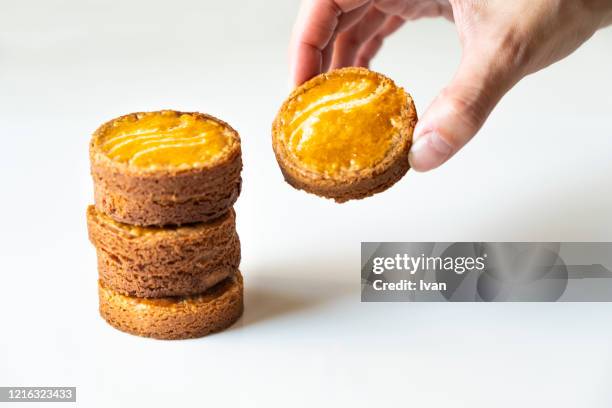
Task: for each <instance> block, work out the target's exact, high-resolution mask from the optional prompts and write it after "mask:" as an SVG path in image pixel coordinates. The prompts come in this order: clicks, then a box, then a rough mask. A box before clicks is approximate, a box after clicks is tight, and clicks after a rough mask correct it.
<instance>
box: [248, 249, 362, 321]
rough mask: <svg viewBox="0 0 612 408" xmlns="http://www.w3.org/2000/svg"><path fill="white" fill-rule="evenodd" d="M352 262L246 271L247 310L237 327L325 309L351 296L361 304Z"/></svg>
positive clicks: (287, 263) (282, 263) (278, 263)
mask: <svg viewBox="0 0 612 408" xmlns="http://www.w3.org/2000/svg"><path fill="white" fill-rule="evenodd" d="M351 264H353V262H349V259H347V258H346V257H345V258H344V259H325V258H323V259H318V258H315V257H314V256H313V257H311V258H310V259H304V260H299V261H296V260H295V259H279V260H275V262H274V263H271V264H270V265H269V266H267V267H266V268H265V269H263V268H261V267H260V268H255V270H248V271H247V270H245V273H244V276H245V311H244V315H243V316H242V318H241V319H240V321H239V322H238V324H237V327H241V326H250V325H253V324H258V323H262V322H265V321H268V320H272V319H281V318H285V317H287V316H291V315H296V314H300V313H304V312H306V311H311V310H312V309H317V308H321V309H323V308H324V307H325V305H326V304H329V303H331V302H335V301H339V300H341V299H343V298H345V297H347V296H351V297H352V298H354V299H355V301H356V302H359V301H360V295H359V293H360V274H359V270H355V271H354V273H352V272H351V266H352V265H351Z"/></svg>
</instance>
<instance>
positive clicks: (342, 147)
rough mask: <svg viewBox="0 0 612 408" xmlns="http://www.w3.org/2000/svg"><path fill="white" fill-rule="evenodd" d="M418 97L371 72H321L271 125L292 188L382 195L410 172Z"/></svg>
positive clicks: (340, 198) (338, 196)
mask: <svg viewBox="0 0 612 408" xmlns="http://www.w3.org/2000/svg"><path fill="white" fill-rule="evenodd" d="M416 121H417V114H416V109H415V106H414V103H413V101H412V98H411V97H410V95H409V94H407V93H406V92H405V91H404V90H403V89H402V88H400V87H398V86H396V85H395V84H394V83H393V81H392V80H390V79H389V78H387V77H385V76H383V75H381V74H378V73H375V72H372V71H370V70H368V69H365V68H342V69H338V70H334V71H330V72H328V73H324V74H321V75H319V76H317V77H315V78H313V79H311V80H309V81H307V82H306V83H304V84H302V85H301V86H299V87H298V88H296V89H295V90H294V91H293V92H292V93H291V95H290V96H289V98H288V99H287V100H286V101H285V103H284V104H283V105H282V107H281V109H280V111H279V112H278V114H277V116H276V119H275V120H274V123H273V126H272V146H273V148H274V153H275V154H276V159H277V161H278V163H279V166H280V168H281V170H282V172H283V175H284V177H285V180H287V182H288V183H289V184H291V185H292V186H293V187H295V188H298V189H302V190H305V191H307V192H310V193H314V194H317V195H319V196H323V197H328V198H333V199H334V200H336V201H337V202H344V201H348V200H351V199H360V198H365V197H368V196H371V195H373V194H376V193H378V192H381V191H384V190H386V189H387V188H389V187H391V186H392V185H393V184H395V183H396V182H397V181H398V180H399V179H400V178H402V177H403V176H404V174H406V172H407V171H408V169H409V167H410V166H409V164H408V151H409V150H410V146H411V142H412V133H413V131H414V126H415V125H416Z"/></svg>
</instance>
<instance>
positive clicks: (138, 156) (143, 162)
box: [92, 110, 239, 170]
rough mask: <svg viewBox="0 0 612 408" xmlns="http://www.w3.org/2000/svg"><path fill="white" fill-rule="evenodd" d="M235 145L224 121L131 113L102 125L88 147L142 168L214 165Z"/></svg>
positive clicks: (197, 115)
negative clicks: (90, 146)
mask: <svg viewBox="0 0 612 408" xmlns="http://www.w3.org/2000/svg"><path fill="white" fill-rule="evenodd" d="M238 145H239V139H238V135H237V133H236V132H235V131H234V130H233V129H232V128H231V127H230V126H229V125H227V124H226V123H224V122H222V121H220V120H218V119H216V118H213V117H212V116H208V115H204V114H200V113H183V112H176V111H171V110H165V111H159V112H146V113H134V114H131V115H126V116H122V117H120V118H117V119H114V120H112V121H110V122H108V123H106V124H104V125H102V126H101V127H100V128H99V129H98V130H97V131H96V133H95V134H94V137H93V140H92V149H93V150H94V151H96V152H99V153H101V154H102V155H104V156H105V157H107V158H108V159H110V160H111V161H113V162H116V163H123V164H126V165H128V166H130V167H135V168H138V169H144V170H156V169H189V168H200V167H206V166H209V165H214V163H215V162H216V161H218V160H219V159H221V158H222V157H224V156H226V155H227V154H228V153H229V152H230V151H231V150H232V149H234V148H236V147H237V146H238Z"/></svg>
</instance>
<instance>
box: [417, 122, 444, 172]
mask: <svg viewBox="0 0 612 408" xmlns="http://www.w3.org/2000/svg"><path fill="white" fill-rule="evenodd" d="M452 151H453V149H452V147H451V146H450V145H449V144H448V143H447V142H446V140H444V139H443V138H442V137H441V136H440V135H439V134H438V133H437V132H435V131H433V132H429V133H425V134H424V135H421V136H420V137H418V138H416V140H415V141H414V144H413V145H412V147H411V148H410V153H409V154H408V161H409V162H410V167H412V168H413V169H414V170H416V171H427V170H431V169H435V168H436V167H438V166H439V165H441V164H442V163H444V162H445V161H446V159H448V158H449V157H450V155H451V153H452Z"/></svg>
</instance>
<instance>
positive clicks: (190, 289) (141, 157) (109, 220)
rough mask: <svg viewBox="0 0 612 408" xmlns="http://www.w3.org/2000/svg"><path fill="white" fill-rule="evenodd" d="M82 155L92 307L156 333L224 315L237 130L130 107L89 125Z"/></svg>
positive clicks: (187, 333) (233, 263)
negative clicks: (93, 259) (87, 168)
mask: <svg viewBox="0 0 612 408" xmlns="http://www.w3.org/2000/svg"><path fill="white" fill-rule="evenodd" d="M90 159H91V172H92V177H93V180H94V195H95V206H90V207H89V208H88V209H87V225H88V230H89V238H90V240H91V242H92V243H93V244H94V246H95V247H96V251H97V256H98V272H99V281H98V288H99V297H100V314H101V315H102V317H103V318H104V319H105V320H106V321H107V322H108V323H109V324H110V325H112V326H114V327H115V328H117V329H119V330H123V331H125V332H128V333H132V334H136V335H140V336H147V337H154V338H160V339H180V338H191V337H200V336H204V335H206V334H209V333H212V332H216V331H219V330H223V329H225V328H226V327H228V326H230V325H231V324H232V323H234V322H235V321H236V320H237V319H238V318H239V317H240V316H241V314H242V310H243V285H242V276H241V274H240V272H239V270H238V266H239V264H240V241H239V239H238V234H237V233H236V216H235V213H234V210H233V207H232V206H233V204H234V202H235V201H236V199H237V198H238V195H239V194H240V187H241V177H240V172H241V170H242V158H241V149H240V137H239V135H238V133H237V132H236V131H235V130H234V129H232V128H231V127H230V126H229V125H227V124H226V123H224V122H222V121H220V120H218V119H216V118H213V117H211V116H208V115H204V114H200V113H182V112H175V111H160V112H148V113H134V114H130V115H126V116H122V117H119V118H117V119H114V120H111V121H110V122H107V123H106V124H104V125H102V126H101V127H100V128H99V129H98V130H97V131H96V132H95V133H94V135H93V137H92V140H91V144H90Z"/></svg>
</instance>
